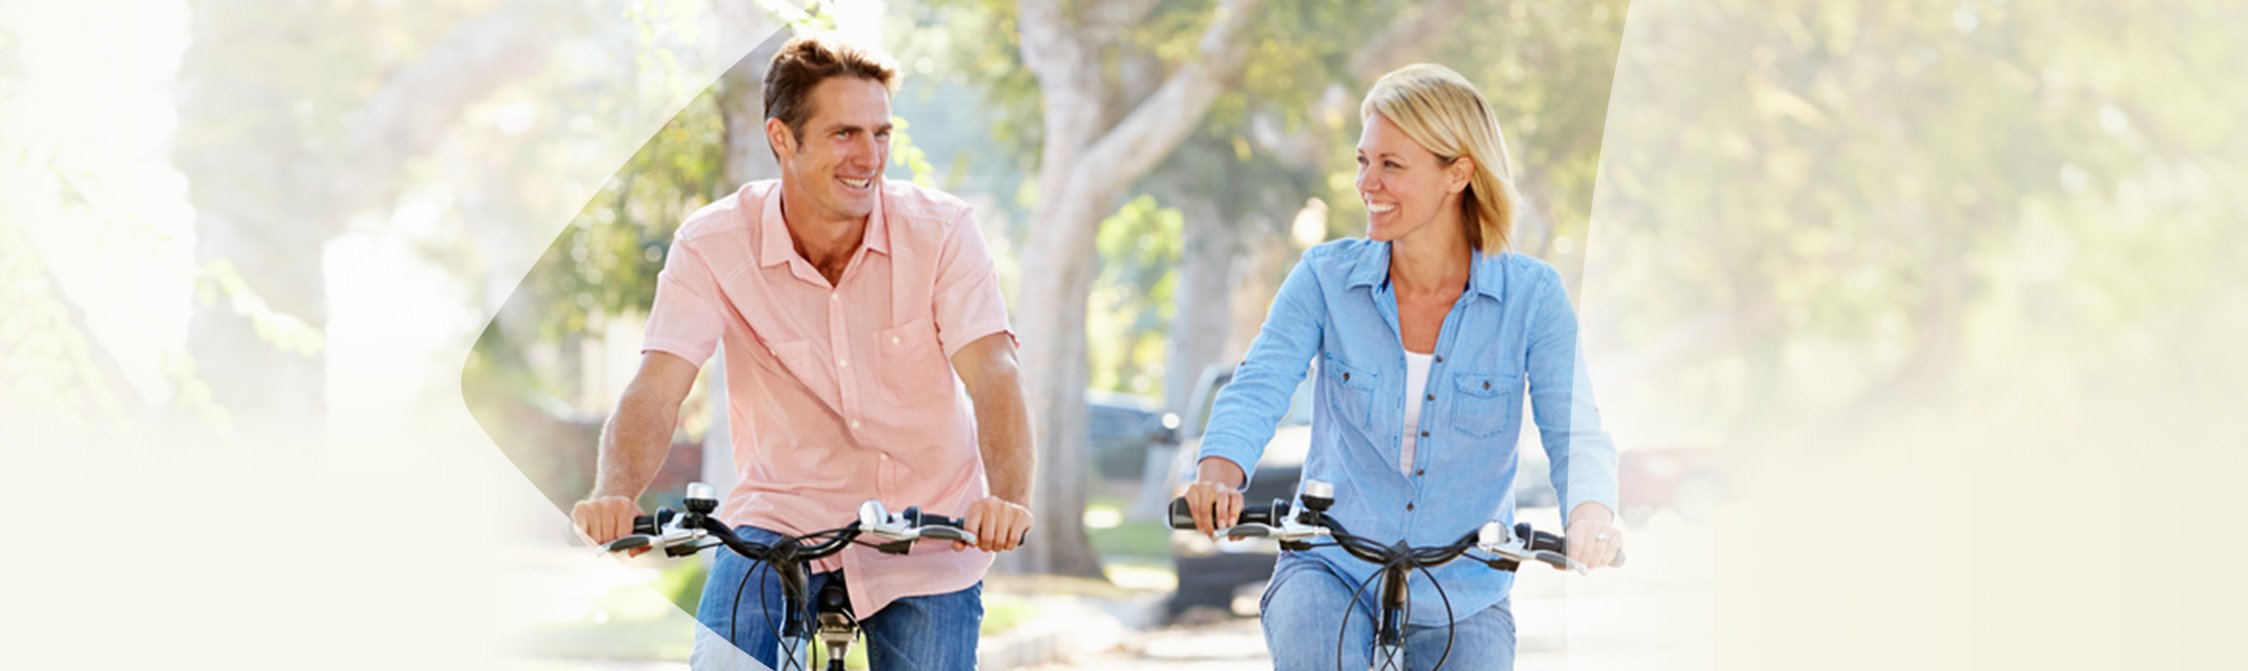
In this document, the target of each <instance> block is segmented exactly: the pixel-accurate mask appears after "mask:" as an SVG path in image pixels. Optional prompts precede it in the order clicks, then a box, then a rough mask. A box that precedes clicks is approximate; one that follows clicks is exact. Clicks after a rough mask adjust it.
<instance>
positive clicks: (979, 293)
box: [935, 209, 1015, 359]
mask: <svg viewBox="0 0 2248 671" xmlns="http://www.w3.org/2000/svg"><path fill="white" fill-rule="evenodd" d="M936 274H937V293H936V299H935V303H936V320H937V342H938V343H939V344H940V345H942V346H943V347H944V355H945V358H946V359H950V358H952V356H953V355H955V354H958V353H960V348H962V347H967V346H968V343H972V342H975V341H977V340H979V339H982V338H983V337H984V336H988V335H991V334H994V333H1005V334H1007V338H1008V339H1009V340H1013V339H1014V337H1015V334H1014V330H1013V329H1012V328H1011V327H1010V326H1009V325H1008V323H1007V303H1006V300H1005V299H1003V298H1001V297H1000V295H999V275H998V273H997V272H995V271H994V270H993V268H992V263H991V250H989V249H987V248H985V247H984V238H983V231H981V230H978V229H977V228H976V218H975V214H974V212H973V211H972V210H968V209H963V210H961V213H960V218H959V219H957V220H954V221H953V222H952V230H951V231H949V232H947V233H946V235H945V239H944V247H943V249H940V250H938V252H937V268H936Z"/></svg>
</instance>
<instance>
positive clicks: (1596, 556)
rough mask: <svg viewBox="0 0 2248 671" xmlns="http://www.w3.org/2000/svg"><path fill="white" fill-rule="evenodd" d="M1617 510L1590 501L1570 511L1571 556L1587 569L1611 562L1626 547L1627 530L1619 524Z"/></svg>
mask: <svg viewBox="0 0 2248 671" xmlns="http://www.w3.org/2000/svg"><path fill="white" fill-rule="evenodd" d="M1615 523H1616V514H1615V513H1614V512H1613V511H1610V510H1608V506H1604V505H1601V504H1598V503H1593V502H1590V501H1587V502H1585V503H1579V504H1577V507H1576V509H1575V510H1571V511H1569V528H1568V529H1567V530H1565V531H1564V532H1563V534H1562V535H1563V536H1565V537H1567V538H1568V539H1569V543H1568V545H1569V558H1570V559H1573V560H1576V562H1577V563H1579V564H1583V565H1585V568H1587V569H1596V568H1601V567H1605V566H1608V565H1609V564H1610V563H1611V562H1614V561H1615V559H1616V553H1617V552H1620V551H1622V550H1623V547H1624V532H1623V530H1622V529H1617V528H1615V526H1614V525H1615Z"/></svg>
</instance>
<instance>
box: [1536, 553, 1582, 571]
mask: <svg viewBox="0 0 2248 671" xmlns="http://www.w3.org/2000/svg"><path fill="white" fill-rule="evenodd" d="M1533 558H1535V559H1537V560H1538V561H1541V562H1545V563H1546V565H1548V566H1552V567H1554V568H1558V569H1562V570H1566V571H1574V572H1576V574H1577V575H1591V574H1592V567H1590V566H1586V565H1584V563H1582V562H1579V561H1577V560H1575V559H1570V558H1569V555H1565V554H1561V553H1559V552H1554V551H1552V550H1539V551H1537V552H1536V553H1535V554H1534V555H1533Z"/></svg>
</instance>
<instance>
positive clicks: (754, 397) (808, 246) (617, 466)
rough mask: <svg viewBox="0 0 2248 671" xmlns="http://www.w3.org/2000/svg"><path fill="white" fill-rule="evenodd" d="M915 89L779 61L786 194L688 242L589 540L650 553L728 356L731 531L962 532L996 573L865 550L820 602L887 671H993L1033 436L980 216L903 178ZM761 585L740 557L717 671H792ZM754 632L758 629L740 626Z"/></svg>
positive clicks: (712, 625) (604, 443)
mask: <svg viewBox="0 0 2248 671" xmlns="http://www.w3.org/2000/svg"><path fill="white" fill-rule="evenodd" d="M897 77H898V74H897V68H896V66H895V65H894V64H893V63H892V62H891V61H890V59H889V58H888V57H887V56H885V55H882V54H880V53H878V52H875V51H873V50H871V49H866V48H861V47H856V46H853V45H849V44H846V43H843V42H840V41H838V40H836V39H835V38H833V37H827V36H807V37H798V38H796V39H794V40H791V41H790V42H789V43H788V44H787V45H785V46H783V47H782V48H781V50H780V53H779V54H778V55H776V56H775V57H774V58H773V63H772V67H771V69H770V70H769V71H768V73H767V74H766V77H765V82H764V95H765V113H766V121H765V134H766V139H767V141H768V142H769V143H770V144H771V146H772V150H773V155H774V158H775V159H776V160H777V161H778V162H779V164H780V167H781V177H780V179H778V180H767V181H759V182H752V183H750V184H746V185H743V186H742V187H741V188H740V189H739V190H738V191H736V192H735V193H733V194H732V195H729V196H727V197H725V198H722V199H720V200H719V201H718V202H715V203H712V204H710V205H709V206H707V207H704V208H703V209H702V210H700V211H698V212H696V213H695V214H693V215H692V216H690V217H688V219H687V221H686V222H684V223H683V224H681V226H680V227H679V231H678V234H677V235H676V237H675V238H674V240H673V242H672V246H671V252H670V255H669V256H668V257H667V258H666V259H665V263H664V269H663V271H662V273H661V275H659V277H658V281H657V289H656V298H655V303H654V306H653V307H652V308H650V310H649V320H648V330H647V335H646V339H645V341H644V344H643V347H642V360H641V365H640V370H639V372H638V373H636V374H635V376H634V377H633V379H632V382H631V384H630V385H629V386H627V388H626V389H625V392H624V395H623V398H621V399H620V400H619V401H618V403H617V411H616V413H615V414H614V415H613V416H612V417H611V419H610V423H609V425H608V426H607V429H606V430H605V431H604V432H603V433H602V440H601V453H600V467H599V474H598V475H597V477H596V482H595V486H594V491H593V492H592V494H591V495H590V496H588V497H587V499H586V500H584V501H582V502H579V503H578V504H577V505H576V507H575V508H574V509H573V510H572V511H571V518H572V520H573V521H574V522H575V523H576V525H577V526H578V528H579V529H580V530H581V531H582V532H583V533H584V534H585V535H586V536H587V537H589V538H591V539H592V540H593V541H594V542H597V543H605V542H608V541H610V540H612V539H615V538H618V537H620V536H624V535H626V534H629V533H631V532H632V522H633V517H634V515H635V514H637V513H638V512H639V510H638V506H637V505H636V504H635V503H634V501H635V499H637V497H638V496H639V494H640V493H641V491H642V490H644V489H645V488H646V487H647V486H648V484H649V483H650V482H651V481H652V480H653V479H654V476H655V473H656V471H657V468H658V467H659V466H661V465H662V463H663V457H664V452H665V448H666V447H667V446H668V445H669V443H670V439H671V434H672V430H673V427H674V426H675V425H676V423H677V419H678V414H679V407H680V404H681V402H682V401H684V400H685V398H686V396H687V393H688V390H689V388H690V387H691V386H692V385H693V383H694V380H695V375H696V374H697V372H698V371H699V369H700V368H701V366H702V363H703V362H704V361H707V360H708V359H709V358H710V357H711V355H712V354H713V353H714V352H715V351H716V349H717V347H718V346H719V344H720V343H724V345H725V351H726V356H725V357H724V358H723V360H724V362H725V366H726V384H727V393H728V401H729V403H728V408H727V413H728V417H729V419H730V420H731V423H732V426H733V441H734V457H735V461H736V463H738V464H740V476H741V482H740V484H739V485H737V486H735V487H734V489H733V490H732V491H731V492H728V493H727V494H726V495H725V496H724V502H723V505H721V506H720V508H719V510H718V518H719V519H721V520H723V521H724V522H725V523H726V524H728V525H731V526H733V527H734V528H735V533H736V534H737V535H739V536H740V537H741V538H743V539H745V540H750V541H753V542H759V543H772V542H774V541H776V540H778V539H781V538H783V537H784V536H796V535H799V534H804V533H806V532H810V531H814V530H818V529H825V528H828V527H832V526H834V525H835V524H836V523H837V522H838V521H840V520H847V519H850V517H851V515H852V513H853V511H854V510H856V509H858V507H859V505H860V504H861V503H862V502H864V501H867V500H879V501H884V502H888V503H890V504H891V505H893V506H896V507H904V506H907V505H918V506H922V507H925V508H928V509H930V510H932V511H941V512H943V513H946V514H955V515H962V516H963V517H964V518H965V519H964V526H965V527H966V529H967V530H968V531H970V532H972V533H973V534H974V536H975V538H976V539H977V543H976V545H975V546H974V547H973V548H972V550H973V551H966V550H970V549H971V548H968V547H966V546H963V545H958V544H956V545H955V547H954V548H953V550H954V551H953V552H922V553H910V554H905V555H888V554H882V553H879V552H876V551H874V550H872V549H871V548H865V547H851V548H849V549H846V550H844V551H843V552H841V553H840V554H837V555H835V556H834V557H829V558H826V559H822V560H820V561H818V562H815V563H814V564H813V568H812V569H811V571H812V573H813V575H812V576H811V584H810V585H809V586H808V587H809V589H811V590H814V591H817V590H818V589H820V587H821V586H823V585H825V584H827V583H828V582H830V581H834V580H842V581H843V582H844V584H845V585H846V586H847V588H848V590H847V591H848V593H849V596H850V604H851V606H852V610H853V611H854V612H855V613H857V615H858V618H859V621H860V622H861V624H862V625H863V627H864V629H865V631H866V634H867V639H868V645H869V649H868V652H869V661H870V662H871V663H872V664H873V666H874V668H876V669H884V668H907V667H911V668H936V669H971V668H974V666H975V663H976V662H975V650H976V637H977V628H978V626H979V624H980V623H981V621H982V619H983V602H982V578H983V575H984V573H985V572H986V571H987V570H988V569H989V568H990V566H991V562H992V556H991V554H990V553H992V552H1001V551H1007V550H1012V549H1014V547H1015V545H1016V544H1017V543H1018V542H1019V539H1021V538H1022V537H1023V535H1024V533H1025V532H1027V531H1028V530H1029V528H1030V525H1031V515H1030V510H1029V508H1028V506H1029V504H1030V493H1031V476H1030V473H1031V472H1032V455H1031V446H1030V429H1029V423H1028V419H1027V413H1026V412H1025V410H1024V404H1023V392H1022V386H1021V384H1020V382H1019V381H1018V378H1017V375H1016V360H1015V344H1016V343H1015V339H1014V334H1013V333H1012V331H1011V329H1010V327H1009V325H1008V322H1007V313H1006V308H1005V306H1004V305H1003V304H1002V302H1001V298H1000V294H999V284H998V278H997V277H996V275H994V273H993V269H992V261H991V256H990V253H989V252H988V250H986V249H985V246H984V241H983V237H982V234H981V233H980V232H979V231H978V230H977V228H976V224H975V221H974V219H973V217H972V213H971V211H970V209H969V207H968V206H967V205H966V204H965V203H963V202H961V201H960V200H959V199H957V198H954V197H952V196H950V195H947V194H944V193H940V192H937V191H935V190H932V189H926V188H922V187H918V186H915V185H912V184H903V183H891V182H888V181H886V180H884V179H883V178H882V172H883V169H884V167H885V166H886V165H887V164H888V163H889V153H890V148H889V140H890V131H891V118H890V93H891V91H892V90H894V88H895V86H896V81H897ZM962 388H965V391H966V394H965V396H963V395H962V393H961V390H962ZM971 412H972V413H973V415H971V414H970V413H971ZM752 564H753V563H752V562H751V561H750V560H748V559H745V558H743V557H741V556H738V555H735V554H733V553H721V554H719V555H718V558H717V561H716V563H715V564H714V565H713V567H712V569H711V573H710V578H709V581H708V583H707V584H706V585H705V587H704V590H703V596H702V601H701V605H700V608H699V611H698V614H697V616H696V619H697V620H699V621H700V622H701V624H702V625H703V627H702V629H701V630H700V631H698V632H697V636H696V640H695V652H694V657H693V665H694V667H695V668H697V669H705V668H716V667H717V666H719V665H720V661H719V660H723V659H726V658H728V657H733V655H731V654H730V653H731V651H729V650H725V649H724V648H723V647H722V646H720V645H719V644H720V643H722V642H723V643H730V644H732V645H733V646H735V647H738V648H739V649H740V650H742V651H744V652H746V653H748V654H749V656H750V657H752V658H754V659H756V660H757V661H758V662H760V663H762V664H764V665H765V666H768V667H778V666H780V665H781V660H780V659H779V650H780V642H779V641H778V640H777V639H776V632H775V629H774V628H772V627H770V626H766V625H767V623H769V622H780V621H782V619H783V613H781V612H780V610H779V609H780V608H781V604H782V602H783V599H782V598H781V596H780V589H781V586H780V580H779V578H778V577H777V576H776V575H775V574H774V572H773V571H770V570H754V571H753V570H752V569H753V566H752ZM749 587H754V588H755V590H756V591H749V589H747V588H749ZM737 619H739V620H741V623H742V624H743V625H744V626H730V625H732V624H734V621H735V620H737ZM726 632H733V633H732V634H731V637H732V640H730V641H729V640H727V637H728V636H729V634H727V633H726Z"/></svg>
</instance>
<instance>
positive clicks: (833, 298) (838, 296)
mask: <svg viewBox="0 0 2248 671" xmlns="http://www.w3.org/2000/svg"><path fill="white" fill-rule="evenodd" d="M827 299H828V300H831V301H840V300H843V294H835V293H831V294H828V295H827Z"/></svg>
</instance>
